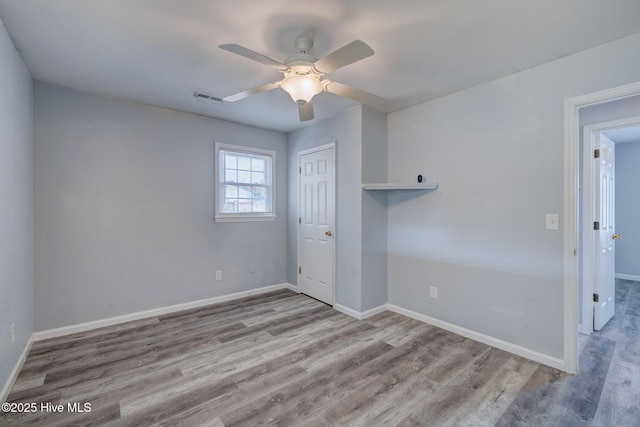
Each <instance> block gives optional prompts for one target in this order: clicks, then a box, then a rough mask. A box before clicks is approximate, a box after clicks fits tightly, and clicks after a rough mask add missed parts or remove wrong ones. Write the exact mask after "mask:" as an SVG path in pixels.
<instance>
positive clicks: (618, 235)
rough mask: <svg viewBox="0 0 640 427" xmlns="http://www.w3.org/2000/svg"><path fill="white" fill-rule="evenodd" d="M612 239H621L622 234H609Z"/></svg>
mask: <svg viewBox="0 0 640 427" xmlns="http://www.w3.org/2000/svg"><path fill="white" fill-rule="evenodd" d="M611 238H612V239H614V240H615V239H622V234H614V235H613V236H611Z"/></svg>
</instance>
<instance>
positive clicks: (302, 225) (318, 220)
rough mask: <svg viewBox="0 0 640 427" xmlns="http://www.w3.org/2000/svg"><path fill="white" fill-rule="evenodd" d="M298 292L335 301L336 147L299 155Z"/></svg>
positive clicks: (326, 300) (321, 299) (329, 302)
mask: <svg viewBox="0 0 640 427" xmlns="http://www.w3.org/2000/svg"><path fill="white" fill-rule="evenodd" d="M298 164H299V165H300V168H299V172H300V195H299V201H300V205H299V212H300V218H299V221H298V222H299V231H298V250H299V253H298V260H299V268H298V289H300V292H302V293H305V294H307V295H309V296H311V297H313V298H316V299H318V300H320V301H324V302H326V303H327V304H331V305H333V302H334V277H335V273H334V268H335V267H334V266H335V255H334V254H335V235H334V233H335V165H334V147H328V148H324V149H320V150H318V151H313V152H303V153H300V155H299V163H298Z"/></svg>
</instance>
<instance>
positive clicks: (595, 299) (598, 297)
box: [593, 294, 600, 302]
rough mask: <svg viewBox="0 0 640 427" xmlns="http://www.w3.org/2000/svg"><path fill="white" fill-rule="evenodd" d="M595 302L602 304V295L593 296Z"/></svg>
mask: <svg viewBox="0 0 640 427" xmlns="http://www.w3.org/2000/svg"><path fill="white" fill-rule="evenodd" d="M593 302H600V295H598V294H593Z"/></svg>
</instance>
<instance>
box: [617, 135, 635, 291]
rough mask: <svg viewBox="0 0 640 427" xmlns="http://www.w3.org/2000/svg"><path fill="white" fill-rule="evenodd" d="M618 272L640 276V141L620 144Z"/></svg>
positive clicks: (618, 155)
mask: <svg viewBox="0 0 640 427" xmlns="http://www.w3.org/2000/svg"><path fill="white" fill-rule="evenodd" d="M616 233H620V234H622V237H623V238H622V240H618V241H616V273H617V274H628V275H631V276H637V277H638V278H640V141H638V142H631V143H626V144H616Z"/></svg>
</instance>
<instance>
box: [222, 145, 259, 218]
mask: <svg viewBox="0 0 640 427" xmlns="http://www.w3.org/2000/svg"><path fill="white" fill-rule="evenodd" d="M220 155H221V156H222V159H223V161H222V163H223V164H222V165H221V167H222V168H223V173H221V175H222V176H221V179H222V182H221V183H220V184H221V186H220V187H221V189H223V191H221V193H220V194H221V213H269V212H270V211H271V209H270V205H271V200H270V195H271V185H270V167H271V157H270V156H260V155H251V154H245V153H236V152H232V151H228V150H220ZM234 184H235V185H234ZM238 184H239V185H238Z"/></svg>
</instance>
